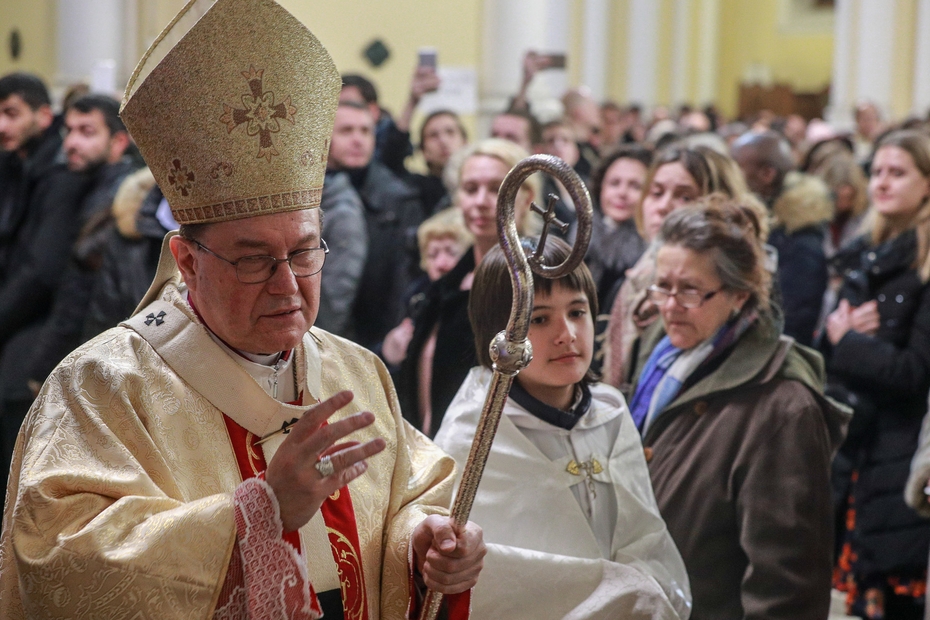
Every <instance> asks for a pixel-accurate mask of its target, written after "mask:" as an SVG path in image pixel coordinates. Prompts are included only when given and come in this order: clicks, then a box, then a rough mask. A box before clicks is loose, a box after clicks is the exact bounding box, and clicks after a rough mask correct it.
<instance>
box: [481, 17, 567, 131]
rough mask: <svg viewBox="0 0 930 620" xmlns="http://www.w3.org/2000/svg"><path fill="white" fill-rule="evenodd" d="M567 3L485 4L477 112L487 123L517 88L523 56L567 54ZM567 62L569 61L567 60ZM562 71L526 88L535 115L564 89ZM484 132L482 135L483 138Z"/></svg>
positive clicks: (539, 78)
mask: <svg viewBox="0 0 930 620" xmlns="http://www.w3.org/2000/svg"><path fill="white" fill-rule="evenodd" d="M571 5H572V2H571V0H495V1H492V2H485V3H484V46H483V50H484V57H483V59H482V71H481V111H482V115H483V116H484V117H485V118H484V119H483V120H484V121H485V126H486V124H487V121H488V119H489V118H490V117H491V116H493V115H494V114H496V113H497V112H500V111H501V110H503V109H504V108H505V107H506V105H507V102H508V101H509V100H510V98H511V97H513V96H514V95H515V94H516V92H517V89H518V88H519V87H520V81H521V79H522V75H523V68H522V67H523V55H524V53H526V51H527V50H531V49H532V50H537V51H540V52H547V53H563V54H566V53H568V48H569V45H568V43H569V37H570V29H571ZM569 62H572V59H569ZM567 82H568V80H567V78H566V74H565V71H562V70H548V71H541V72H540V73H538V74H537V76H536V78H534V80H533V83H532V84H531V86H530V93H529V94H530V99H531V100H532V102H533V104H534V105H533V108H534V111H536V110H537V107H538V106H543V107H545V106H546V105H551V101H552V100H557V99H558V98H559V97H561V96H562V93H563V92H564V91H565V88H566V85H567ZM485 133H486V132H483V133H482V135H484V134H485Z"/></svg>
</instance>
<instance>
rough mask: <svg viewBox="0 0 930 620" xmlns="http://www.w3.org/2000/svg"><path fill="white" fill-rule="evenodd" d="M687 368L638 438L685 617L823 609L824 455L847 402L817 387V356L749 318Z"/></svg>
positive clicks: (806, 613)
mask: <svg viewBox="0 0 930 620" xmlns="http://www.w3.org/2000/svg"><path fill="white" fill-rule="evenodd" d="M663 335H664V332H663V329H662V324H661V322H657V323H656V324H654V325H653V326H651V327H650V328H649V329H648V330H647V331H646V332H644V334H643V336H642V337H641V340H640V342H641V343H642V345H643V346H642V347H641V348H640V349H641V354H640V355H639V356H638V363H637V369H640V368H642V366H643V365H644V364H645V362H646V360H647V359H648V357H649V354H650V353H651V351H652V349H653V348H654V347H655V345H656V344H657V343H658V341H659V339H660V338H661V337H662V336H663ZM637 372H638V371H637ZM695 374H696V375H697V378H696V380H695V377H692V378H691V380H689V381H686V382H685V385H684V386H683V391H682V392H681V393H679V395H678V396H677V397H676V398H675V400H674V401H673V402H672V403H671V404H669V405H668V406H667V407H666V408H665V409H664V410H663V412H661V413H660V414H659V416H658V417H657V418H655V420H654V422H653V423H652V425H651V426H650V427H649V429H648V430H647V432H646V436H645V437H644V438H643V445H644V446H645V448H644V449H645V451H646V458H647V461H648V463H649V473H650V477H651V479H652V484H653V488H654V490H655V495H656V501H657V503H658V506H659V510H660V512H661V513H662V516H663V518H664V519H665V521H666V523H667V524H668V530H669V532H670V533H671V535H672V538H673V539H674V540H675V544H676V545H677V546H678V549H679V551H680V552H681V556H682V558H683V559H684V562H685V566H686V567H687V569H688V576H689V578H690V580H691V593H692V595H693V597H694V611H693V613H692V614H691V618H692V619H693V620H704V619H709V618H713V619H715V620H726V619H731V618H732V619H733V620H737V619H744V618H746V619H758V620H761V619H763V618H765V619H767V620H771V619H776V618H784V619H786V620H787V619H789V618H790V619H792V620H798V619H811V620H814V619H817V620H823V619H824V618H826V617H827V613H828V611H827V610H828V608H829V605H830V578H831V573H832V566H833V546H832V532H833V511H832V506H831V501H830V460H831V457H832V455H833V453H834V451H835V449H836V448H837V447H838V446H839V444H840V442H841V441H842V437H843V434H844V432H845V425H846V423H847V422H848V416H849V412H848V411H846V410H844V409H842V408H840V407H838V406H836V405H835V404H834V403H832V402H831V401H829V400H827V399H826V398H825V397H824V396H823V393H822V386H823V380H824V368H823V360H822V358H821V357H820V355H819V354H817V353H816V352H814V351H812V350H810V349H807V348H805V347H801V346H799V345H797V344H796V343H795V342H794V341H793V340H792V339H790V338H787V337H784V336H782V337H777V335H776V333H775V330H773V329H771V328H770V327H766V326H763V325H759V324H756V325H754V326H752V327H750V329H749V330H748V331H747V332H746V333H745V334H743V335H742V337H741V338H740V339H739V340H738V341H737V343H736V344H735V345H734V347H733V348H732V349H731V350H730V351H729V353H725V354H724V356H723V357H722V358H718V360H717V361H716V362H714V363H711V367H710V369H705V371H704V372H703V373H702V372H701V369H699V370H698V371H697V372H696V373H695ZM634 376H636V375H635V374H634Z"/></svg>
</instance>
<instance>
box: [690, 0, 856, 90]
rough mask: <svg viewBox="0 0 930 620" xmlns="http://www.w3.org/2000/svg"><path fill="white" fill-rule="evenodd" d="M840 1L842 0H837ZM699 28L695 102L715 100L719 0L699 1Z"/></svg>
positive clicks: (718, 62) (718, 60)
mask: <svg viewBox="0 0 930 620" xmlns="http://www.w3.org/2000/svg"><path fill="white" fill-rule="evenodd" d="M839 1H842V0H839ZM700 15H701V29H700V32H698V58H697V62H696V63H695V66H696V67H697V70H696V71H695V73H696V79H697V85H696V88H695V92H696V93H697V96H696V98H695V102H694V103H695V104H696V105H699V106H703V105H706V104H709V103H713V102H715V101H717V98H718V97H717V75H718V67H719V66H720V36H719V35H720V0H703V2H701V13H700Z"/></svg>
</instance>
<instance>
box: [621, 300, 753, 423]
mask: <svg viewBox="0 0 930 620" xmlns="http://www.w3.org/2000/svg"><path fill="white" fill-rule="evenodd" d="M756 318H757V314H756V313H755V312H750V313H747V314H746V315H740V316H739V317H738V318H736V319H734V320H731V321H729V322H727V323H726V324H724V325H723V326H722V327H721V328H720V329H719V330H717V333H716V334H714V335H713V336H712V337H710V338H708V339H707V340H705V341H704V342H701V343H699V344H697V345H695V346H693V347H691V348H690V349H688V350H686V351H683V350H682V349H679V348H678V347H676V346H675V345H673V344H672V343H671V341H670V340H669V338H668V336H664V337H663V338H662V340H660V341H659V344H657V345H656V347H655V349H653V350H652V353H651V354H650V355H649V359H648V360H646V365H645V366H644V367H643V370H642V372H641V373H640V376H639V382H638V383H637V385H636V392H635V393H634V394H633V399H632V401H631V402H630V413H631V414H632V416H633V421H634V422H635V423H636V428H638V429H639V431H640V433H643V434H645V432H646V430H647V429H648V428H649V425H650V424H651V423H652V421H653V420H654V419H655V418H656V417H657V416H658V415H659V414H661V413H662V410H663V409H665V407H666V406H667V405H668V404H669V403H671V402H672V401H673V400H675V397H676V396H678V393H679V392H680V391H681V386H682V385H683V384H684V382H685V381H686V380H687V379H688V377H690V376H691V374H692V373H693V372H694V371H695V370H697V369H698V368H699V367H701V366H702V365H703V364H705V363H707V362H709V361H710V360H712V359H714V358H716V357H717V356H718V355H720V354H721V353H722V352H724V351H726V350H727V349H729V348H730V347H731V346H732V345H733V344H734V343H735V342H736V341H737V340H739V337H740V336H742V335H743V333H744V332H745V331H746V330H747V329H749V326H750V325H752V324H753V323H754V322H755V320H756Z"/></svg>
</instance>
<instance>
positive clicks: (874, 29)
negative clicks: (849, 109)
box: [856, 0, 898, 118]
mask: <svg viewBox="0 0 930 620" xmlns="http://www.w3.org/2000/svg"><path fill="white" fill-rule="evenodd" d="M897 10H898V0H859V28H858V34H859V36H858V37H857V39H858V44H859V53H858V54H857V55H856V99H857V100H858V101H866V100H867V101H871V102H873V103H875V104H876V105H878V108H879V109H880V110H881V111H882V113H883V114H884V115H885V117H886V118H887V116H888V114H889V113H890V112H891V85H892V74H893V71H892V65H893V60H894V22H895V18H894V16H895V13H896V12H897Z"/></svg>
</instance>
